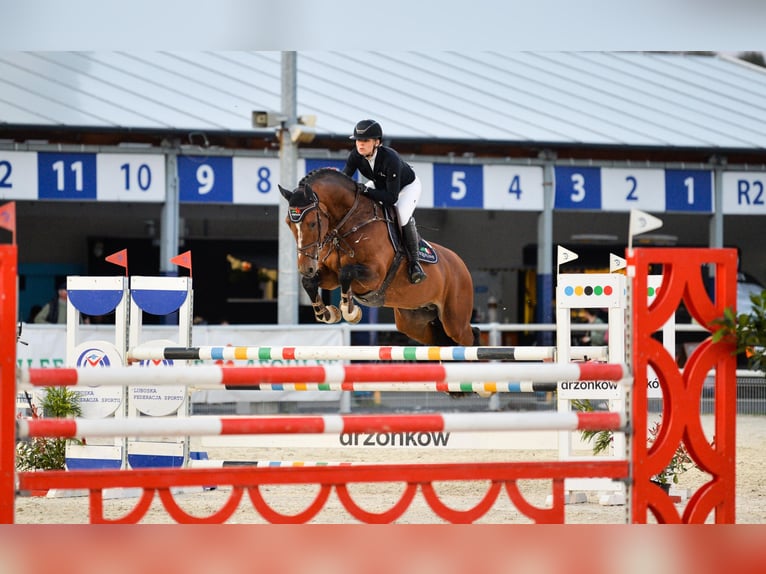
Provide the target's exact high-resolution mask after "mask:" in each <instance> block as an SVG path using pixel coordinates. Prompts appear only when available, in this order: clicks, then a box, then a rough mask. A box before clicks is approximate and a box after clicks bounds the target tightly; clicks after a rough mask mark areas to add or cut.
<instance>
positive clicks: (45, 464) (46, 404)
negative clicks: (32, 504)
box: [16, 387, 82, 471]
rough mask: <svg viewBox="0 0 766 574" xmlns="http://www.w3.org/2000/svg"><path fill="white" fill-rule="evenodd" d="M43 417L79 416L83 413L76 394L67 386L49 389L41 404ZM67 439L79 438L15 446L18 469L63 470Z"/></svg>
mask: <svg viewBox="0 0 766 574" xmlns="http://www.w3.org/2000/svg"><path fill="white" fill-rule="evenodd" d="M40 406H41V407H42V410H43V416H46V417H55V418H63V417H76V416H79V415H80V413H81V409H80V403H79V402H77V393H75V392H74V391H71V390H69V389H68V388H67V387H48V388H47V389H46V392H45V396H44V398H43V400H42V402H41V404H40ZM32 416H33V417H35V418H36V417H37V416H38V413H37V409H36V408H35V407H34V406H33V405H32ZM68 440H74V441H75V442H78V443H81V442H82V441H79V440H77V439H65V438H48V437H35V438H32V439H29V440H22V441H19V442H18V443H16V469H17V470H19V471H31V470H63V469H64V468H65V465H66V444H67V441H68Z"/></svg>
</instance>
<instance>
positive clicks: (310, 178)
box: [298, 167, 359, 190]
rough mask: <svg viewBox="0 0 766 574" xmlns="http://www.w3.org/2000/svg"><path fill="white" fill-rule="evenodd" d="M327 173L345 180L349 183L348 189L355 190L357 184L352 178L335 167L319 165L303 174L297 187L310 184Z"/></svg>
mask: <svg viewBox="0 0 766 574" xmlns="http://www.w3.org/2000/svg"><path fill="white" fill-rule="evenodd" d="M328 175H329V176H334V177H338V178H340V179H341V180H346V181H347V182H348V183H349V184H350V185H349V189H351V190H356V186H357V185H359V184H358V183H357V182H356V181H355V180H354V179H352V178H350V177H349V176H347V175H346V174H345V173H343V172H342V171H340V170H339V169H335V168H334V167H319V168H317V169H315V170H312V171H310V172H309V173H307V174H306V175H305V176H303V179H301V180H300V181H299V182H298V187H306V185H307V184H309V185H310V184H311V183H313V182H314V180H316V179H319V178H322V177H325V176H328Z"/></svg>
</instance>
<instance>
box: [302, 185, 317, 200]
mask: <svg viewBox="0 0 766 574" xmlns="http://www.w3.org/2000/svg"><path fill="white" fill-rule="evenodd" d="M305 190H306V192H305V193H306V197H307V198H308V199H309V201H311V202H317V201H319V198H318V197H317V194H316V193H314V190H313V189H311V186H310V185H309V184H308V183H307V184H306V187H305Z"/></svg>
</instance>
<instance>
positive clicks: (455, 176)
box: [434, 163, 484, 208]
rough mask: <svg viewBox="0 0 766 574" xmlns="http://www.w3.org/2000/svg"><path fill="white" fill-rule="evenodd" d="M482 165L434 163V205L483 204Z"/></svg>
mask: <svg viewBox="0 0 766 574" xmlns="http://www.w3.org/2000/svg"><path fill="white" fill-rule="evenodd" d="M483 188H484V178H483V174H482V166H480V165H457V164H440V163H435V164H434V207H477V208H481V207H482V206H483V201H482V190H483Z"/></svg>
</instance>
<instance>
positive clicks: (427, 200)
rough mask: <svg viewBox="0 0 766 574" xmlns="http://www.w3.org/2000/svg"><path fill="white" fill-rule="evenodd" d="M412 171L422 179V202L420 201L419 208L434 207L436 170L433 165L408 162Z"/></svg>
mask: <svg viewBox="0 0 766 574" xmlns="http://www.w3.org/2000/svg"><path fill="white" fill-rule="evenodd" d="M408 163H409V164H410V166H411V167H412V169H414V170H415V174H416V175H417V176H418V179H420V185H421V187H422V192H421V193H420V200H419V201H418V207H420V208H423V207H433V206H434V170H433V164H430V163H418V162H408Z"/></svg>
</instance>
